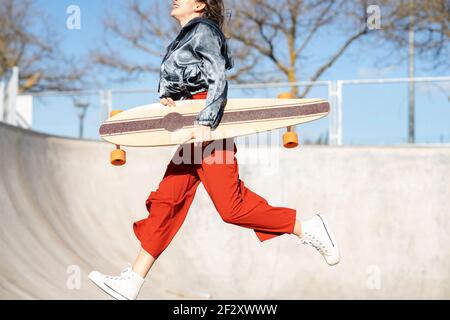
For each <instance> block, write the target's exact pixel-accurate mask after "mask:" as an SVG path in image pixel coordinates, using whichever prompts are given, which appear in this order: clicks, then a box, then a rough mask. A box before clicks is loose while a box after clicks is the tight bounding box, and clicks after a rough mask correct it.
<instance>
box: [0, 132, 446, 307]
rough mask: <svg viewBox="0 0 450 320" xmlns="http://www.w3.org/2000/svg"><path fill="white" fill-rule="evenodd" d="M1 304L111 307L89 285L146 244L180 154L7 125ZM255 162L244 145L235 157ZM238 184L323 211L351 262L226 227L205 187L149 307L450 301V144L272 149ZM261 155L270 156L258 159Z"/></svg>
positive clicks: (165, 258)
mask: <svg viewBox="0 0 450 320" xmlns="http://www.w3.org/2000/svg"><path fill="white" fill-rule="evenodd" d="M0 150H1V161H0V174H1V179H0V214H1V223H0V298H1V299H11V298H19V299H109V297H107V296H106V295H105V294H104V293H102V292H101V291H100V290H99V289H97V287H95V286H94V285H93V284H91V283H90V282H89V280H88V278H87V275H88V273H89V272H90V271H91V270H92V269H97V270H100V271H102V272H105V273H110V274H118V273H119V272H120V271H121V270H122V269H123V268H124V267H126V264H127V262H132V261H133V259H134V256H135V254H136V253H137V250H138V248H139V244H138V242H137V240H136V239H135V237H134V234H133V231H132V222H133V221H136V220H139V219H142V218H144V217H146V216H147V214H148V213H147V211H146V209H145V199H146V198H147V196H148V194H149V192H150V191H151V190H153V189H155V188H156V187H157V185H158V183H159V181H160V179H161V177H162V175H163V173H164V170H165V168H166V165H167V162H168V161H169V159H170V156H171V152H172V151H173V148H154V149H131V148H128V149H126V150H127V152H128V153H127V156H128V164H127V165H126V166H124V167H120V168H117V167H113V166H111V165H109V163H108V160H109V153H110V151H111V150H112V146H111V145H108V144H106V143H102V142H98V141H79V140H72V139H65V138H59V137H53V136H47V135H43V134H38V133H34V132H31V131H25V130H22V129H17V128H15V127H11V126H8V125H4V124H0ZM251 153H254V150H251V149H250V148H244V147H242V148H240V146H239V145H238V152H237V158H238V160H239V161H241V159H243V158H245V157H246V155H248V154H251ZM273 154H274V155H275V156H276V157H277V160H278V163H277V167H276V168H275V169H273V168H272V169H271V170H267V168H266V167H265V166H264V165H258V164H255V163H251V161H248V162H249V163H248V164H246V163H245V161H242V163H241V165H240V176H241V179H242V180H244V181H245V182H246V185H247V186H249V187H250V188H251V189H252V190H253V191H255V192H257V193H258V194H261V195H262V196H264V197H266V199H267V200H268V201H269V203H271V204H272V205H274V206H285V207H292V208H296V209H298V212H297V214H298V216H299V217H304V218H307V217H309V216H311V215H313V214H314V213H319V212H320V213H325V214H327V215H328V218H329V220H330V222H331V223H332V225H333V227H334V229H335V234H336V237H337V238H338V241H339V244H340V247H341V254H342V259H341V263H340V264H339V265H337V266H336V267H328V266H327V265H326V264H325V262H324V261H323V259H322V257H321V256H320V255H319V254H318V253H317V252H315V251H314V250H313V249H312V248H309V247H304V246H301V245H300V246H299V245H297V244H296V241H297V239H296V238H295V237H294V236H293V235H283V236H280V237H278V238H276V239H272V240H269V241H267V242H264V243H260V242H259V240H258V239H257V237H256V235H255V234H254V232H253V231H252V230H250V229H244V228H240V227H237V226H234V225H230V224H226V223H224V222H223V221H222V220H221V218H220V216H219V214H218V213H217V212H216V211H215V209H214V206H213V205H212V202H211V200H210V199H209V197H208V195H207V194H206V192H205V190H204V189H203V187H202V186H200V187H199V189H198V192H197V196H196V198H195V200H194V203H193V205H192V207H191V210H190V212H189V214H188V217H187V219H186V221H185V223H184V225H183V226H182V228H181V229H180V232H179V233H178V234H177V235H176V237H175V238H174V240H173V242H172V244H171V245H170V246H169V248H168V249H167V250H166V251H165V252H164V253H163V254H162V255H161V257H160V259H159V260H158V261H157V262H156V264H155V266H154V268H153V269H152V270H151V271H150V274H149V277H148V278H147V283H146V284H145V286H144V288H143V291H142V292H141V295H140V299H412V298H414V299H431V298H437V299H449V298H450V235H449V232H448V231H449V230H450V223H449V220H450V219H449V217H450V147H449V146H413V147H402V146H399V147H365V146H345V147H328V146H305V147H303V148H296V149H282V148H279V150H276V152H273ZM261 159H264V157H260V160H259V161H262V160H261Z"/></svg>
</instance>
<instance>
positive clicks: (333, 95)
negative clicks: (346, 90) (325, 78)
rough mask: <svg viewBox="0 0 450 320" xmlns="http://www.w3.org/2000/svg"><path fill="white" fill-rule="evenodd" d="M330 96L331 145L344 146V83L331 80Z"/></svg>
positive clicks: (329, 140) (329, 85)
mask: <svg viewBox="0 0 450 320" xmlns="http://www.w3.org/2000/svg"><path fill="white" fill-rule="evenodd" d="M328 96H329V100H330V108H331V112H330V117H329V139H328V144H329V145H330V146H342V83H341V81H339V80H338V81H329V83H328Z"/></svg>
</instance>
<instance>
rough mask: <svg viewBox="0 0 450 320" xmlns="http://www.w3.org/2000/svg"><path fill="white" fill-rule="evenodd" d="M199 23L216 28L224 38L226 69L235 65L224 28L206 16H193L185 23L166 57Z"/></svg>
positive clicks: (223, 52) (223, 51)
mask: <svg viewBox="0 0 450 320" xmlns="http://www.w3.org/2000/svg"><path fill="white" fill-rule="evenodd" d="M199 23H204V24H207V25H208V26H210V27H212V28H214V30H216V32H217V33H218V34H219V36H220V38H221V40H222V48H221V53H222V55H223V57H224V58H225V62H226V66H225V67H226V69H231V68H232V67H233V64H232V61H231V58H230V56H229V52H228V46H227V42H226V38H225V35H224V34H223V32H222V30H221V29H220V27H219V25H218V24H217V23H216V22H214V21H213V20H211V19H208V18H205V17H196V18H193V19H191V20H189V22H188V23H186V24H185V25H184V27H183V28H182V29H181V31H180V33H179V34H178V36H177V37H176V39H175V40H174V41H173V42H172V44H171V45H170V47H169V49H168V51H167V53H166V57H167V56H168V55H169V54H170V53H171V52H172V51H173V50H175V49H176V48H177V46H178V43H179V42H180V41H181V39H183V37H184V36H185V35H186V34H187V33H188V32H189V31H190V30H192V29H193V28H194V27H195V26H196V25H197V24H199ZM164 60H165V59H164Z"/></svg>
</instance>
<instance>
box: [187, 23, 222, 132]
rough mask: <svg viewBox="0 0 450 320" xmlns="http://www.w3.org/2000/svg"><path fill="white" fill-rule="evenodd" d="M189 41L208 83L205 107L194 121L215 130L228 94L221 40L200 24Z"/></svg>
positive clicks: (216, 34)
mask: <svg viewBox="0 0 450 320" xmlns="http://www.w3.org/2000/svg"><path fill="white" fill-rule="evenodd" d="M191 41H192V42H191V43H192V48H193V52H194V54H197V55H198V56H199V58H201V60H202V64H203V68H202V70H203V71H204V72H205V76H206V79H207V83H208V96H207V98H206V107H205V108H204V109H203V110H202V111H201V112H200V113H199V114H198V115H197V119H196V120H197V123H198V124H200V125H206V126H209V127H211V129H215V128H216V127H217V126H218V125H219V123H220V120H221V118H222V115H223V111H224V108H225V105H226V101H227V92H228V83H227V80H226V75H225V58H224V57H223V56H222V54H221V47H222V39H221V37H220V35H219V34H218V33H217V32H216V31H214V30H213V29H212V28H211V27H209V26H207V25H205V24H202V23H200V24H199V25H198V26H197V29H196V31H195V34H194V36H193V39H192V40H191Z"/></svg>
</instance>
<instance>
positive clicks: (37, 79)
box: [0, 0, 85, 92]
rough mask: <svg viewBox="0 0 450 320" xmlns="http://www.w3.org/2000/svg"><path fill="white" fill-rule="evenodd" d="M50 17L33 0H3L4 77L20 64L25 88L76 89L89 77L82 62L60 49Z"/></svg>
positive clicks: (0, 47)
mask: <svg viewBox="0 0 450 320" xmlns="http://www.w3.org/2000/svg"><path fill="white" fill-rule="evenodd" d="M50 21H51V19H49V18H48V17H47V16H46V15H45V14H44V13H42V12H41V11H39V10H38V9H37V8H36V6H35V5H34V4H33V1H32V0H2V1H0V77H1V76H3V75H4V74H5V72H7V70H9V69H10V68H12V67H14V66H18V67H19V68H20V84H19V86H20V91H21V92H24V91H42V90H68V89H76V88H79V87H80V86H81V80H82V78H83V77H85V72H84V71H85V69H84V68H82V67H81V64H78V63H76V61H75V60H74V58H73V57H67V56H66V55H65V54H64V53H63V52H62V51H61V50H60V46H59V42H60V40H61V39H60V37H58V35H57V34H55V32H54V31H52V28H51V27H50V25H49V22H50ZM53 29H54V28H53Z"/></svg>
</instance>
